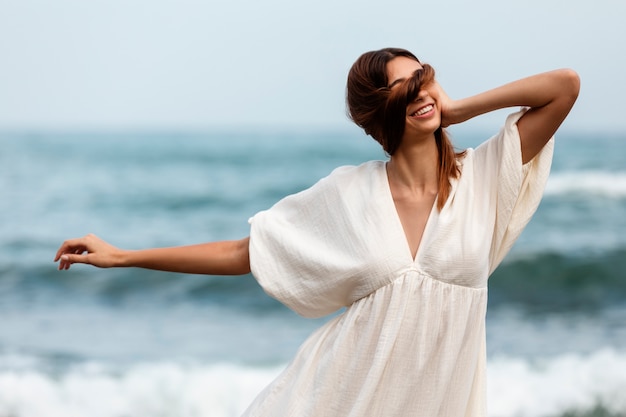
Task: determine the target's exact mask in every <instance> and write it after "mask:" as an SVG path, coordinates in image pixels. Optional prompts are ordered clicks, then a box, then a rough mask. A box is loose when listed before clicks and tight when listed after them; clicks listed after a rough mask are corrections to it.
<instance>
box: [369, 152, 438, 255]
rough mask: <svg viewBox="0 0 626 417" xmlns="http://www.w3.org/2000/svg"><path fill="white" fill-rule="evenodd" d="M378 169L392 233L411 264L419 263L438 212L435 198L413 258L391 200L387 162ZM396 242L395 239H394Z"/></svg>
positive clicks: (394, 205) (396, 210) (398, 215)
mask: <svg viewBox="0 0 626 417" xmlns="http://www.w3.org/2000/svg"><path fill="white" fill-rule="evenodd" d="M380 167H381V168H380V169H381V170H382V172H381V176H382V181H381V182H382V187H383V188H384V194H385V198H384V202H385V211H386V212H387V213H389V215H388V216H385V217H387V218H393V219H394V220H393V223H394V231H395V234H396V235H397V236H398V239H397V241H398V242H402V244H401V246H403V247H404V250H403V251H404V252H405V256H407V257H408V258H409V259H410V260H411V263H412V264H415V263H419V259H420V257H421V255H422V253H423V249H422V248H423V247H424V244H425V243H426V242H427V241H428V237H429V233H430V229H431V228H432V227H431V224H432V223H433V222H434V218H435V217H437V216H438V214H439V212H438V210H437V197H435V201H434V202H433V205H432V207H431V208H430V212H429V213H428V218H427V219H426V224H425V225H424V230H423V231H422V237H421V239H420V242H419V244H418V246H417V250H416V251H415V257H413V252H412V251H411V245H410V244H409V239H408V237H407V235H406V233H405V231H404V227H403V226H402V220H400V214H399V213H398V209H397V208H396V204H395V202H394V200H393V194H392V192H391V184H390V183H389V174H388V173H387V162H382V163H381V164H380ZM394 240H396V239H394Z"/></svg>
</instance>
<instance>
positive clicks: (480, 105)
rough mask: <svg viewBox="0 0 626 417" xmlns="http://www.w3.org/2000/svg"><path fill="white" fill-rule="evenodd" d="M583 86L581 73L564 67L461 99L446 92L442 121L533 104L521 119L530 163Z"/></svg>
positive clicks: (524, 153) (525, 158) (523, 143)
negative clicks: (580, 77)
mask: <svg viewBox="0 0 626 417" xmlns="http://www.w3.org/2000/svg"><path fill="white" fill-rule="evenodd" d="M579 90H580V79H579V77H578V74H576V72H574V71H572V70H569V69H561V70H556V71H550V72H545V73H542V74H537V75H533V76H531V77H527V78H523V79H521V80H517V81H514V82H512V83H509V84H505V85H503V86H501V87H497V88H494V89H492V90H489V91H486V92H484V93H480V94H477V95H475V96H471V97H468V98H464V99H460V100H450V99H449V98H448V97H447V96H446V95H445V93H443V92H442V98H443V100H444V103H443V108H442V123H443V124H444V126H446V125H450V124H455V123H461V122H463V121H465V120H469V119H471V118H472V117H475V116H478V115H481V114H484V113H488V112H490V111H493V110H498V109H502V108H505V107H515V106H524V107H530V110H528V111H527V112H526V113H525V114H524V115H523V116H522V117H521V118H520V120H519V121H518V122H517V128H518V131H519V134H520V140H521V146H522V162H523V163H526V162H529V161H530V160H531V159H533V158H534V157H535V155H537V153H538V152H539V151H540V150H541V148H543V146H544V145H545V144H546V143H547V142H548V140H549V139H550V138H551V137H552V135H554V133H555V132H556V130H557V129H558V127H559V126H560V125H561V123H563V120H565V117H566V116H567V114H568V113H569V111H570V110H571V108H572V106H573V105H574V102H575V101H576V98H577V97H578V92H579Z"/></svg>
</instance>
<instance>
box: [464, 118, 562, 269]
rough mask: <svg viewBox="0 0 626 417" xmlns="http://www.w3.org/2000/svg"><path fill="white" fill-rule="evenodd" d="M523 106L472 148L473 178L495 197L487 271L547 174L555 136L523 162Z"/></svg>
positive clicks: (513, 236)
mask: <svg viewBox="0 0 626 417" xmlns="http://www.w3.org/2000/svg"><path fill="white" fill-rule="evenodd" d="M525 112H526V109H523V110H520V111H519V112H516V113H513V114H511V115H509V116H508V117H507V119H506V122H505V124H504V126H503V127H502V129H501V130H500V132H499V133H498V134H497V135H495V136H494V137H492V138H491V139H489V140H488V141H486V142H485V143H483V144H482V145H480V146H479V147H477V148H476V150H475V155H474V158H475V165H474V173H475V181H477V182H478V183H482V184H485V185H486V186H487V187H486V188H487V190H488V192H489V193H490V194H491V196H492V200H495V210H496V215H495V227H494V232H493V238H492V243H491V249H490V253H489V274H491V273H492V272H493V271H494V270H495V269H496V267H497V266H498V265H499V264H500V262H502V259H504V257H505V256H506V254H507V253H508V252H509V250H510V249H511V247H512V246H513V244H514V243H515V241H516V240H517V238H518V237H519V236H520V234H521V233H522V230H523V229H524V227H526V225H527V224H528V222H529V221H530V219H531V217H532V216H533V214H534V213H535V211H536V210H537V207H539V203H540V201H541V197H542V195H543V191H544V189H545V185H546V181H547V179H548V175H549V173H550V166H551V164H552V155H553V150H554V138H551V139H550V140H549V141H548V143H547V144H546V145H545V146H544V147H543V149H542V150H541V151H540V152H539V153H538V154H537V155H536V156H535V157H534V158H533V159H532V160H531V161H529V162H528V163H526V164H524V165H522V150H521V143H520V136H519V131H518V130H517V121H518V120H519V119H520V117H522V115H523V114H524V113H525Z"/></svg>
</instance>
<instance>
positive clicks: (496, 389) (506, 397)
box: [488, 349, 626, 417]
mask: <svg viewBox="0 0 626 417" xmlns="http://www.w3.org/2000/svg"><path fill="white" fill-rule="evenodd" d="M625 388H626V354H624V353H623V352H616V351H614V350H609V349H607V350H600V351H597V352H595V353H593V354H591V355H586V356H583V355H576V354H563V355H561V356H558V357H555V358H552V359H548V360H543V361H537V362H535V363H531V362H529V361H527V360H524V359H521V358H496V359H493V360H491V361H490V362H489V365H488V393H489V395H488V398H489V415H490V417H509V416H520V417H535V416H537V417H539V416H570V417H583V416H590V417H591V416H605V417H612V416H615V417H617V416H623V415H625V414H626V396H625V395H624V389H625Z"/></svg>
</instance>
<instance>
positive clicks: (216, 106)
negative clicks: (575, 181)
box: [0, 0, 626, 131]
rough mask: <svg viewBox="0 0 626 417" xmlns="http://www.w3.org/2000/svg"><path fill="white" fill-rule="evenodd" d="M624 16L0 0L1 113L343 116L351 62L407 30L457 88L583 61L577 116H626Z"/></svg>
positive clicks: (395, 42) (457, 6) (173, 123)
mask: <svg viewBox="0 0 626 417" xmlns="http://www.w3.org/2000/svg"><path fill="white" fill-rule="evenodd" d="M625 19H626V1H624V0H598V1H595V2H591V1H581V0H570V1H566V0H558V1H556V0H530V1H516V2H513V1H504V0H474V1H461V0H453V1H445V0H439V1H436V0H435V1H429V2H425V1H418V0H411V1H405V0H385V1H372V0H348V1H342V0H303V1H302V0H231V1H214V0H204V1H199V0H198V1H192V0H54V1H50V0H0V57H1V61H0V129H21V128H25V129H47V128H53V129H115V130H117V129H161V128H164V129H205V128H214V127H230V126H240V127H255V126H273V127H296V126H306V127H332V128H334V127H342V126H348V125H349V122H348V120H347V117H346V116H345V105H344V89H345V79H346V75H347V72H348V70H349V68H350V65H351V64H352V63H353V62H354V60H355V59H356V58H357V57H358V56H359V55H360V54H361V53H362V52H365V51H368V50H372V49H378V48H381V47H385V46H397V47H403V48H407V49H410V50H411V51H413V52H414V53H416V54H417V55H418V56H419V57H420V58H421V59H422V60H423V61H426V62H429V63H430V64H432V65H433V66H434V67H435V69H436V70H437V76H438V78H439V81H440V83H441V84H442V85H443V87H444V89H446V90H447V92H448V94H449V95H450V96H451V97H453V98H459V97H462V96H466V95H469V94H474V93H477V92H480V91H483V90H485V89H487V88H491V87H495V86H497V85H499V84H502V83H504V82H507V81H511V80H513V79H516V78H520V77H523V76H525V75H530V74H533V73H536V72H541V71H546V70H550V69H554V68H559V67H571V68H574V69H575V70H577V71H578V72H579V74H580V76H581V79H582V90H581V95H580V97H579V100H578V103H577V104H576V107H575V109H574V111H573V113H572V115H571V116H570V118H569V120H568V121H567V122H566V128H569V129H580V128H582V129H585V130H595V129H602V130H604V129H609V130H621V131H626V117H625V116H624V115H623V112H624V108H625V106H624V105H623V100H624V98H625V97H626V84H625V82H624V76H623V73H624V67H625V65H624V64H625V62H624V61H625V59H626V58H625V55H626V54H625V53H624V52H625V51H626V24H624V21H625ZM473 123H476V126H482V124H483V123H490V119H489V117H484V118H481V119H480V120H478V121H474V122H473Z"/></svg>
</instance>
